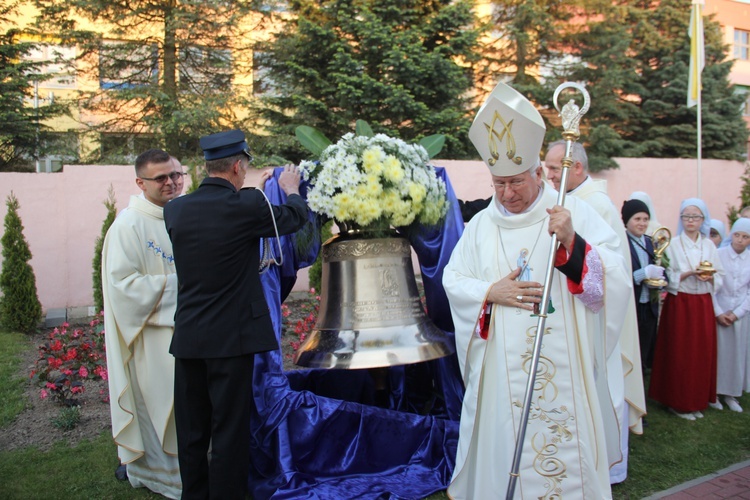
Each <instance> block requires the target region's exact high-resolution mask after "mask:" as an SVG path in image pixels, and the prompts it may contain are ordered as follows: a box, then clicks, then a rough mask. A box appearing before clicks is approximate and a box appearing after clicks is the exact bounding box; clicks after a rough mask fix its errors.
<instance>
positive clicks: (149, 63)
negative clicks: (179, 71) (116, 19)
mask: <svg viewBox="0 0 750 500" xmlns="http://www.w3.org/2000/svg"><path fill="white" fill-rule="evenodd" d="M158 73H159V55H158V52H157V50H156V46H155V45H144V44H141V43H136V42H132V43H131V42H112V41H110V42H105V43H103V44H102V45H101V46H100V47H99V86H100V87H101V88H103V89H128V88H133V87H141V86H145V85H151V84H154V83H156V79H157V77H158Z"/></svg>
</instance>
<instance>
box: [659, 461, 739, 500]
mask: <svg viewBox="0 0 750 500" xmlns="http://www.w3.org/2000/svg"><path fill="white" fill-rule="evenodd" d="M661 498H667V499H670V500H691V499H695V498H701V499H707V500H710V499H720V498H745V499H748V500H750V460H748V461H746V462H742V463H739V464H735V465H732V466H731V467H727V468H726V469H723V470H720V471H718V472H714V473H713V474H709V475H707V476H703V477H699V478H698V479H693V480H692V481H688V482H687V483H684V484H680V485H677V486H675V487H673V488H670V489H668V490H665V491H662V492H659V493H656V494H654V495H651V496H650V497H648V500H652V499H654V500H655V499H661Z"/></svg>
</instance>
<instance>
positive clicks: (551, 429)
mask: <svg viewBox="0 0 750 500" xmlns="http://www.w3.org/2000/svg"><path fill="white" fill-rule="evenodd" d="M551 334H552V330H551V329H550V328H546V329H545V336H546V335H551ZM526 337H527V340H530V339H531V340H533V338H534V337H536V327H530V328H529V329H527V330H526ZM532 357H533V347H532V346H529V347H528V348H527V349H526V352H525V353H524V354H523V355H522V356H521V366H522V369H523V371H524V372H525V373H529V371H530V369H531V359H532ZM556 375H557V366H556V365H555V363H554V361H552V359H550V358H548V357H546V356H543V355H541V354H540V356H539V364H538V365H537V371H536V378H535V383H534V397H533V399H532V404H531V407H530V408H529V410H530V411H529V424H531V423H532V422H534V421H536V422H537V424H538V425H537V426H535V427H541V429H540V430H539V431H537V432H534V434H533V435H532V437H531V445H532V448H533V450H534V452H535V456H534V462H533V463H534V465H533V467H534V471H535V472H536V473H537V474H539V475H540V476H541V477H544V478H545V482H544V487H545V488H546V489H547V491H546V493H545V494H544V495H543V496H541V497H540V498H543V499H554V498H559V497H561V496H562V483H563V480H564V479H565V478H567V477H568V476H567V474H566V472H567V465H566V464H565V462H564V461H563V460H561V459H560V458H559V457H558V456H557V455H558V453H559V451H560V449H559V445H560V443H562V442H564V441H571V440H572V439H573V433H572V432H571V431H570V429H569V427H568V422H573V421H574V420H575V417H574V416H573V415H571V414H570V412H569V411H568V408H567V406H566V405H564V404H563V405H560V406H555V400H556V399H557V397H558V395H559V390H558V388H557V384H555V381H554V379H555V376H556ZM516 406H521V405H516Z"/></svg>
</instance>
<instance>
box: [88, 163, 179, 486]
mask: <svg viewBox="0 0 750 500" xmlns="http://www.w3.org/2000/svg"><path fill="white" fill-rule="evenodd" d="M139 167H140V168H139ZM173 168H174V167H173V164H172V162H171V159H170V157H169V155H168V154H167V153H165V152H163V151H160V150H149V151H146V152H145V153H143V154H141V155H140V156H139V157H138V158H137V159H136V175H137V176H138V177H137V179H136V183H137V184H138V186H139V187H141V189H142V190H143V196H131V198H130V204H129V205H128V207H127V208H126V209H125V210H123V211H122V212H120V214H119V215H118V216H117V218H116V219H115V221H114V222H113V223H112V226H111V227H110V228H109V231H107V236H106V238H105V240H104V247H103V249H102V289H103V292H104V328H105V338H106V343H107V370H108V375H109V394H110V413H111V416H112V435H113V437H114V440H115V443H116V444H117V453H118V456H119V458H120V461H121V463H123V464H125V465H126V466H127V474H128V480H129V481H130V483H131V485H132V486H133V487H135V488H139V487H145V488H148V489H149V490H151V491H154V492H156V493H159V494H161V495H163V496H165V497H167V498H180V496H181V493H182V483H181V481H180V473H179V465H178V462H177V435H176V432H175V425H174V404H173V401H174V358H173V357H172V355H171V354H169V344H170V342H171V340H172V333H173V328H174V313H175V309H176V306H177V275H176V274H175V265H174V258H173V256H172V243H171V241H170V240H169V236H168V235H167V230H166V227H165V226H164V215H163V210H164V209H163V206H164V205H165V204H166V203H167V202H168V201H169V200H170V199H172V198H173V197H175V196H177V195H179V192H178V191H177V189H176V187H175V182H176V180H180V179H177V174H175V173H174V171H173ZM180 177H182V175H181V174H180Z"/></svg>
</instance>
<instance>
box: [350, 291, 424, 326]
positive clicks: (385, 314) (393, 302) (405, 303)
mask: <svg viewBox="0 0 750 500" xmlns="http://www.w3.org/2000/svg"><path fill="white" fill-rule="evenodd" d="M341 307H342V308H346V309H348V310H350V311H351V312H352V317H353V319H354V321H355V322H358V323H360V322H361V323H368V322H381V321H403V320H411V319H413V318H415V317H417V316H421V315H424V310H423V309H422V303H421V302H420V300H419V298H418V297H410V298H406V299H385V300H358V301H354V302H344V303H342V304H341Z"/></svg>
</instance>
